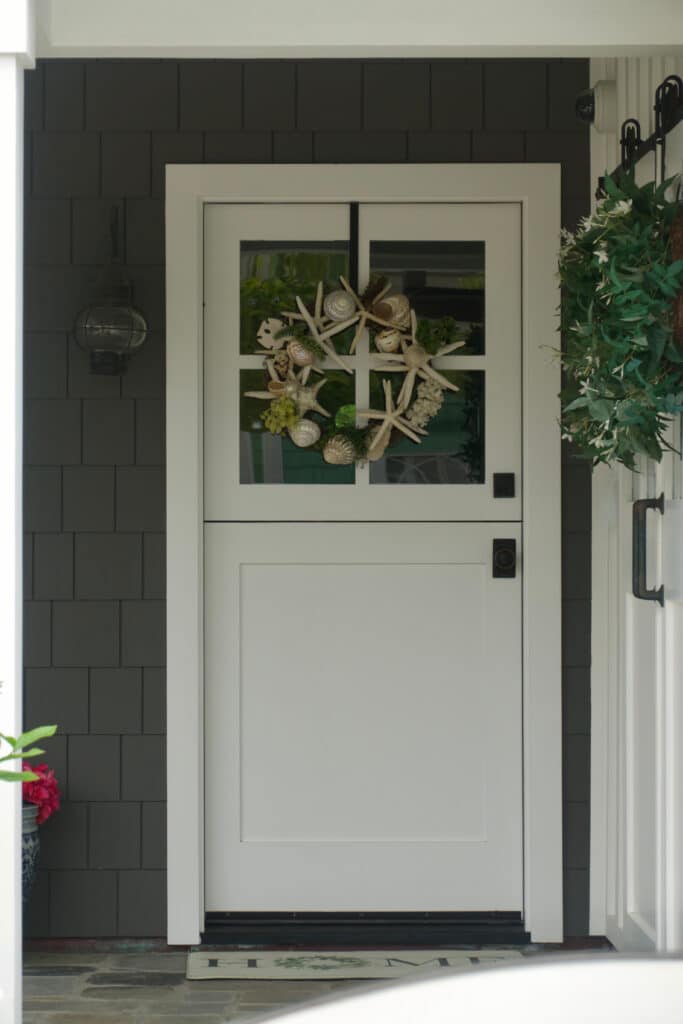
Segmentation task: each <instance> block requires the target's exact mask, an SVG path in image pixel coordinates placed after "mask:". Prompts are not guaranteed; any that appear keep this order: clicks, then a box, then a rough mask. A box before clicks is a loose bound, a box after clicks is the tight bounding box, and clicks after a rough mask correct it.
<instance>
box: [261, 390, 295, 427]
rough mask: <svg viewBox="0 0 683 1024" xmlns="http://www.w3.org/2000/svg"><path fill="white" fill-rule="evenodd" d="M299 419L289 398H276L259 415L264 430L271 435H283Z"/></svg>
mask: <svg viewBox="0 0 683 1024" xmlns="http://www.w3.org/2000/svg"><path fill="white" fill-rule="evenodd" d="M300 418H301V417H300V416H299V413H298V412H297V408H296V405H295V404H294V402H293V401H292V399H291V398H276V399H274V401H272V402H270V403H269V404H268V408H267V409H266V410H265V412H262V413H261V419H262V420H263V423H264V426H265V428H266V430H269V431H270V433H271V434H283V433H284V432H285V430H287V429H288V427H293V426H294V424H295V423H297V422H298V421H299V419H300Z"/></svg>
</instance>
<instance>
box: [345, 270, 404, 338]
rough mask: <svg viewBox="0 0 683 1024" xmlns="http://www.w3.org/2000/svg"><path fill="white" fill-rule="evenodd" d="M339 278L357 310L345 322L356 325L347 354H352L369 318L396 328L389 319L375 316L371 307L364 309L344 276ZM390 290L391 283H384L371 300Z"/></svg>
mask: <svg viewBox="0 0 683 1024" xmlns="http://www.w3.org/2000/svg"><path fill="white" fill-rule="evenodd" d="M339 280H340V281H341V285H342V288H343V289H344V290H345V291H346V292H348V293H349V295H350V296H351V298H352V299H353V301H354V302H355V303H356V308H357V310H358V312H357V313H356V315H355V317H354V318H353V320H350V321H349V323H348V324H347V326H349V327H350V326H351V324H352V323H356V324H357V325H358V326H357V327H356V333H355V334H354V336H353V341H352V342H351V347H350V348H349V355H353V353H354V352H355V351H356V345H357V344H358V342H359V341H360V339H361V336H362V334H363V331H364V330H365V328H366V325H367V322H368V320H371V321H372V322H373V323H375V324H379V326H380V327H391V328H393V329H394V330H396V325H395V324H392V323H391V321H390V320H383V319H382V318H381V317H380V316H376V315H375V314H374V313H373V312H372V310H371V309H366V307H365V306H364V305H363V303H362V302H361V300H360V299H359V297H358V296H357V295H356V293H355V291H354V290H353V288H352V287H351V285H350V284H349V282H348V281H347V280H346V278H345V277H341V276H340V278H339ZM390 290H391V285H390V284H388V285H386V287H384V288H383V289H382V291H381V292H379V294H377V295H376V296H375V297H374V299H373V300H372V301H373V304H374V303H376V302H379V301H380V299H381V298H382V297H383V296H384V295H386V293H387V292H388V291H390Z"/></svg>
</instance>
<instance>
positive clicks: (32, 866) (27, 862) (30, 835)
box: [21, 804, 40, 907]
mask: <svg viewBox="0 0 683 1024" xmlns="http://www.w3.org/2000/svg"><path fill="white" fill-rule="evenodd" d="M21 815H22V821H21V896H22V902H23V905H24V907H25V906H26V904H27V903H28V899H29V896H30V895H31V889H32V888H33V881H34V879H35V877H36V865H37V863H38V851H39V850H40V836H39V834H38V822H37V821H36V818H37V817H38V807H37V805H36V804H24V805H23V806H22V809H21Z"/></svg>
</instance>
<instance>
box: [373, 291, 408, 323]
mask: <svg viewBox="0 0 683 1024" xmlns="http://www.w3.org/2000/svg"><path fill="white" fill-rule="evenodd" d="M372 312H373V313H374V314H375V315H376V316H378V317H379V318H380V319H381V320H388V321H389V323H390V324H393V325H394V327H399V328H400V329H401V330H402V331H405V330H407V329H408V327H410V300H409V299H408V296H407V295H401V293H400V292H399V293H397V294H396V295H387V296H385V298H383V299H380V301H379V302H378V303H377V304H376V305H375V306H373V308H372Z"/></svg>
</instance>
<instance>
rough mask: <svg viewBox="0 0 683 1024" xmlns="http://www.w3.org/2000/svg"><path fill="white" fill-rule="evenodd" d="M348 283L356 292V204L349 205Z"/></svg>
mask: <svg viewBox="0 0 683 1024" xmlns="http://www.w3.org/2000/svg"><path fill="white" fill-rule="evenodd" d="M349 281H350V282H351V287H352V288H353V290H354V291H355V292H356V293H357V292H358V203H349Z"/></svg>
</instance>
